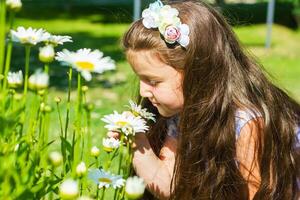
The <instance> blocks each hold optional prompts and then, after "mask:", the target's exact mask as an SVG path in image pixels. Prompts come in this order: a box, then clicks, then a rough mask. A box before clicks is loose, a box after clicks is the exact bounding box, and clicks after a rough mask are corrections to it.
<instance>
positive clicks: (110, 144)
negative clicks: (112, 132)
mask: <svg viewBox="0 0 300 200" xmlns="http://www.w3.org/2000/svg"><path fill="white" fill-rule="evenodd" d="M120 144H121V142H120V140H117V139H115V138H113V137H111V138H103V140H102V145H103V149H104V151H106V152H112V151H113V150H115V149H117V148H119V147H120Z"/></svg>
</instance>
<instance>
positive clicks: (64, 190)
mask: <svg viewBox="0 0 300 200" xmlns="http://www.w3.org/2000/svg"><path fill="white" fill-rule="evenodd" d="M78 194H79V190H78V183H77V181H74V180H72V179H67V180H65V181H64V182H63V183H62V184H61V185H60V187H59V196H60V197H61V198H62V199H66V200H67V199H75V198H76V197H77V196H78Z"/></svg>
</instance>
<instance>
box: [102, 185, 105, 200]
mask: <svg viewBox="0 0 300 200" xmlns="http://www.w3.org/2000/svg"><path fill="white" fill-rule="evenodd" d="M104 197H105V187H103V190H102V196H101V200H103V199H104Z"/></svg>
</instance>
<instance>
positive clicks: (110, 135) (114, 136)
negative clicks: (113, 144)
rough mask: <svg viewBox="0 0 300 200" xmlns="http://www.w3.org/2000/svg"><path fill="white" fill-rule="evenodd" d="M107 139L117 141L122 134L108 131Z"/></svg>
mask: <svg viewBox="0 0 300 200" xmlns="http://www.w3.org/2000/svg"><path fill="white" fill-rule="evenodd" d="M106 135H107V137H110V138H115V139H118V140H119V139H120V133H119V132H116V131H108V132H107V134H106Z"/></svg>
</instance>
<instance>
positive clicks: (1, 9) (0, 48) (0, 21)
mask: <svg viewBox="0 0 300 200" xmlns="http://www.w3.org/2000/svg"><path fill="white" fill-rule="evenodd" d="M5 22H6V1H4V0H0V74H2V73H3V68H4V55H5V31H6V27H5ZM0 83H1V81H0Z"/></svg>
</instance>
